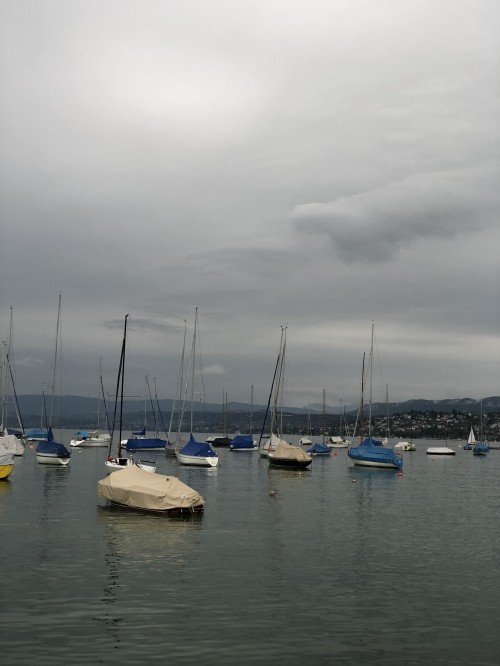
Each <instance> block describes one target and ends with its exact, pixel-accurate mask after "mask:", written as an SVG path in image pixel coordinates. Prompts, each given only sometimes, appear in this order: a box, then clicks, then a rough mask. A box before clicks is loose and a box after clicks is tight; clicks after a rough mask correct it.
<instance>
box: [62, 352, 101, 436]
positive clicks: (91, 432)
mask: <svg viewBox="0 0 500 666" xmlns="http://www.w3.org/2000/svg"><path fill="white" fill-rule="evenodd" d="M101 393H102V397H103V400H104V410H105V412H106V421H107V426H108V432H103V433H101V432H100V425H101V418H100V417H101ZM109 429H110V428H109V419H108V412H107V409H106V397H105V395H104V388H103V385H102V359H99V386H98V389H97V428H96V430H78V432H75V434H74V435H73V438H72V440H71V441H70V443H69V444H70V446H73V447H80V448H91V447H99V446H109V440H110V439H111V435H110V434H109Z"/></svg>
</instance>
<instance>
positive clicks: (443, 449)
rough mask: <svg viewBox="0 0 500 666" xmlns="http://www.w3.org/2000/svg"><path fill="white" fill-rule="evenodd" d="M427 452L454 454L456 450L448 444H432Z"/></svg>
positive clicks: (440, 454) (438, 454) (437, 454)
mask: <svg viewBox="0 0 500 666" xmlns="http://www.w3.org/2000/svg"><path fill="white" fill-rule="evenodd" d="M426 453H427V454H428V455H432V456H454V455H455V453H456V451H454V450H453V449H450V448H448V447H447V446H431V447H429V448H428V449H427V451H426Z"/></svg>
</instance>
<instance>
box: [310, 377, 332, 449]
mask: <svg viewBox="0 0 500 666" xmlns="http://www.w3.org/2000/svg"><path fill="white" fill-rule="evenodd" d="M325 419H326V399H325V389H323V424H322V428H321V431H322V435H323V440H322V441H321V442H316V443H314V444H313V445H312V446H311V447H309V448H308V449H307V450H306V453H308V454H309V455H310V456H331V454H332V449H331V448H330V446H328V445H327V444H326V443H325V425H326V421H325Z"/></svg>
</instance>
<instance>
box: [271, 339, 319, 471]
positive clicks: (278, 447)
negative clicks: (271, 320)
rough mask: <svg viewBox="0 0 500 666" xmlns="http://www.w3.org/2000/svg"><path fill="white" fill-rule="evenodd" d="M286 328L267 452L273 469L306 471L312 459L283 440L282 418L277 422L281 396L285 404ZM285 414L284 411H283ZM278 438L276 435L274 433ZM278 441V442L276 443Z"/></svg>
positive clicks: (279, 355) (280, 352)
mask: <svg viewBox="0 0 500 666" xmlns="http://www.w3.org/2000/svg"><path fill="white" fill-rule="evenodd" d="M286 329H287V327H286V326H282V328H281V341H280V351H279V354H278V360H279V362H278V372H277V374H276V373H275V380H276V381H275V391H274V401H273V410H272V415H271V437H270V438H269V447H268V450H267V461H268V463H269V465H270V466H271V467H286V468H288V469H306V468H307V467H308V466H309V465H310V464H311V462H312V457H311V456H310V455H309V454H308V453H306V452H305V451H304V450H303V449H301V448H300V447H299V446H293V445H292V444H289V443H288V442H287V441H285V440H284V439H283V436H282V433H283V423H282V418H281V420H280V424H279V425H278V421H277V413H276V409H277V403H278V398H279V397H280V396H281V402H282V403H283V393H282V392H283V388H284V386H283V384H284V379H285V355H286ZM281 413H282V414H283V409H282V410H281ZM275 430H276V431H277V432H278V436H276V435H274V431H275ZM276 440H277V441H276Z"/></svg>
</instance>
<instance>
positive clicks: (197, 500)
mask: <svg viewBox="0 0 500 666" xmlns="http://www.w3.org/2000/svg"><path fill="white" fill-rule="evenodd" d="M97 494H98V496H99V497H102V498H103V499H107V500H109V501H111V502H115V503H117V504H122V505H125V506H129V507H131V508H135V509H146V510H148V511H170V510H172V509H190V508H193V507H195V506H199V505H200V504H201V505H203V504H204V499H203V497H202V496H201V495H199V494H198V493H197V492H196V490H193V489H192V488H190V487H189V486H187V485H186V484H185V483H183V482H182V481H180V479H178V478H177V477H175V476H164V475H163V474H156V472H145V471H144V470H142V469H140V468H139V467H137V466H136V465H127V466H126V467H125V468H124V469H121V470H118V471H116V472H112V473H111V474H110V475H109V476H107V477H106V478H105V479H102V480H101V481H99V482H98V483H97Z"/></svg>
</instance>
